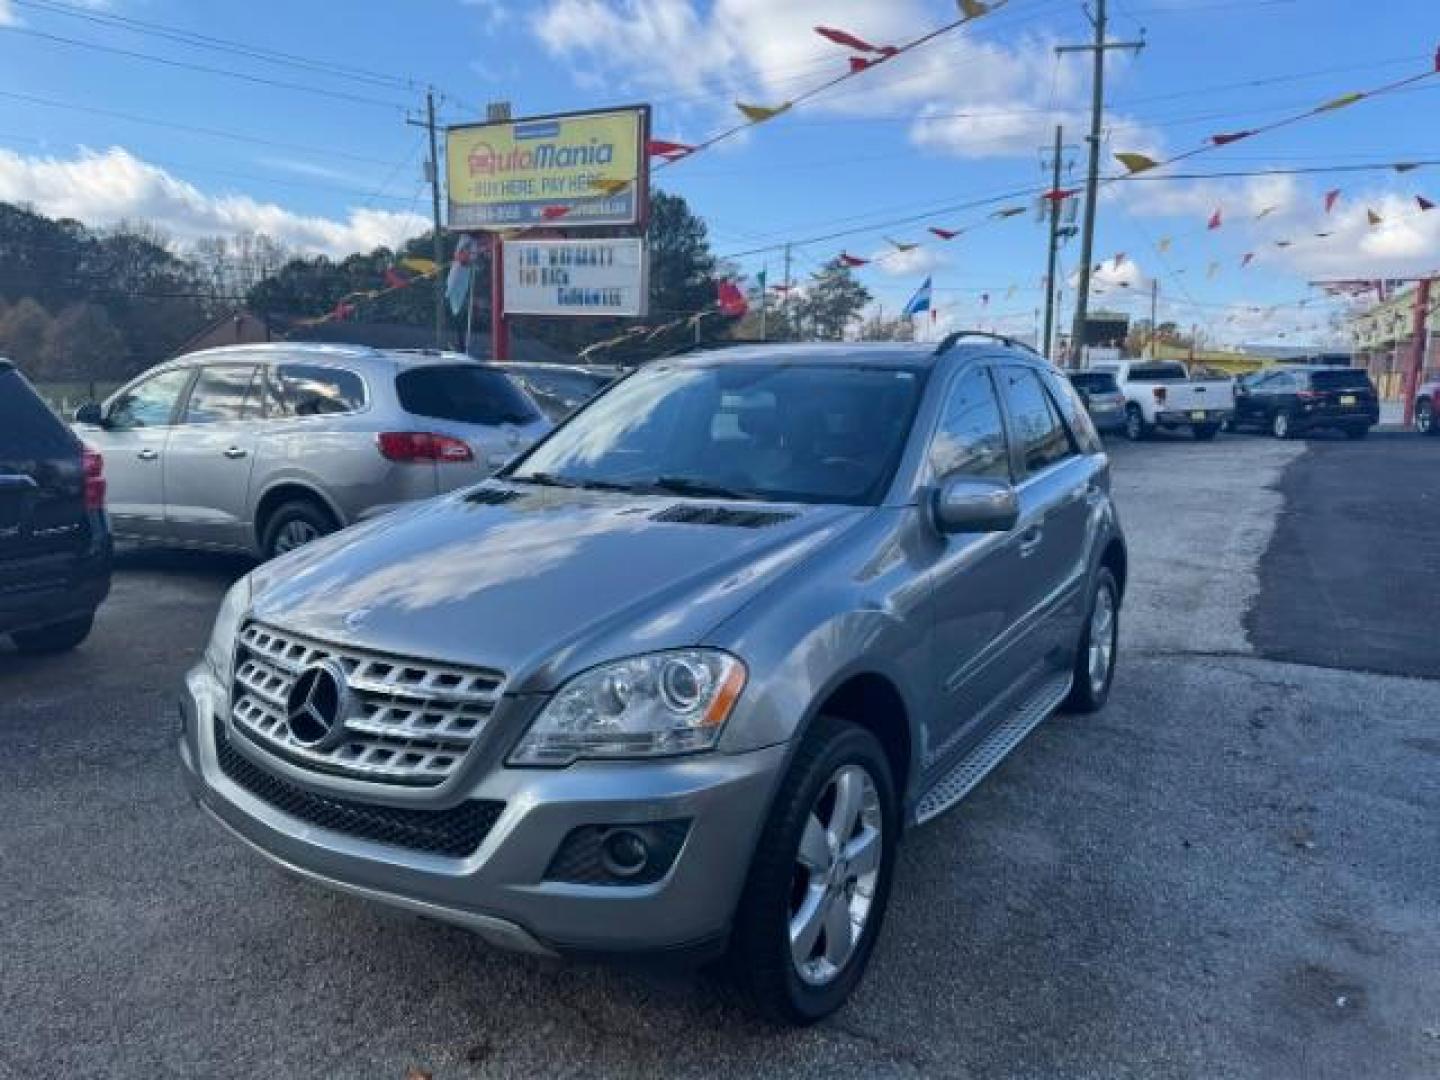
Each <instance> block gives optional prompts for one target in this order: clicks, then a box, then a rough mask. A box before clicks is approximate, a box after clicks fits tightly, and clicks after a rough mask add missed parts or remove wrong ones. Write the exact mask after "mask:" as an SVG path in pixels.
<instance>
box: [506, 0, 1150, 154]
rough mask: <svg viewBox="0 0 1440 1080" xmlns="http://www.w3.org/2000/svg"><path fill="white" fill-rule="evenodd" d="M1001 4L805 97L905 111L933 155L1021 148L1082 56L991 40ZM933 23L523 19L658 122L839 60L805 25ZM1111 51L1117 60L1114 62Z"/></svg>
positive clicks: (1054, 117)
mask: <svg viewBox="0 0 1440 1080" xmlns="http://www.w3.org/2000/svg"><path fill="white" fill-rule="evenodd" d="M1008 14H1009V13H1008V12H1005V11H1003V10H1002V11H1001V12H997V13H996V15H994V16H992V17H991V19H987V20H985V21H983V22H980V23H978V24H976V26H975V27H973V28H967V29H966V30H963V31H960V32H958V33H953V34H949V35H946V36H944V37H942V38H940V39H938V40H936V41H933V42H931V43H929V44H928V45H926V46H925V47H924V48H921V49H917V50H916V51H915V52H913V53H910V54H907V55H905V56H902V57H899V58H897V59H896V60H894V61H893V62H892V63H891V64H889V65H887V66H886V67H885V68H883V69H881V70H879V71H876V72H873V73H870V74H868V75H864V76H862V77H861V78H859V79H856V80H855V82H854V83H850V84H847V85H844V86H840V87H836V88H835V90H834V91H832V92H830V93H827V94H825V95H822V96H820V97H818V98H816V99H814V100H813V101H811V102H807V103H806V104H805V109H806V111H807V112H811V113H817V114H824V115H828V116H834V117H851V118H865V117H873V116H886V115H891V114H899V115H914V116H916V117H917V119H916V121H915V122H913V123H912V124H911V125H910V127H909V130H908V134H909V137H910V140H911V142H912V143H914V144H915V145H917V146H920V147H922V148H925V149H928V150H930V151H933V152H935V153H937V154H950V155H959V156H967V157H982V156H995V155H1012V154H1023V155H1026V156H1031V155H1033V154H1034V153H1035V150H1036V147H1037V146H1039V145H1040V144H1041V143H1044V142H1046V141H1048V139H1049V137H1050V135H1051V133H1052V132H1053V130H1054V126H1055V124H1056V123H1065V124H1067V126H1068V127H1069V128H1070V129H1071V130H1076V131H1078V130H1079V129H1080V126H1081V120H1082V118H1081V116H1080V114H1079V113H1075V112H1067V111H1065V110H1063V109H1059V108H1056V107H1054V103H1056V102H1066V101H1074V100H1076V99H1077V98H1078V97H1079V96H1080V91H1081V90H1083V87H1084V80H1085V75H1084V62H1083V61H1082V60H1080V59H1077V58H1074V57H1065V58H1060V59H1057V58H1056V56H1055V54H1054V50H1053V45H1054V42H1053V41H1051V40H1049V39H1048V38H1043V37H1039V36H1035V35H1026V36H1024V37H1022V38H1019V39H1018V40H1015V41H1012V42H1007V43H1001V42H998V41H996V40H994V37H993V35H995V34H999V33H1003V32H1004V30H1005V27H1006V23H1005V18H1006V17H1007V16H1008ZM937 21H938V20H937V15H936V12H935V9H934V8H933V7H932V6H930V5H927V4H924V3H922V2H921V0H891V2H888V3H885V4H876V3H874V2H873V0H788V2H785V3H777V2H775V0H715V2H714V3H713V5H711V6H710V7H709V8H708V9H706V8H704V7H702V6H701V5H700V4H699V3H698V0H548V2H547V3H545V4H544V6H543V7H541V8H540V10H539V11H538V12H537V13H536V14H535V15H533V16H532V17H531V21H530V25H531V28H532V30H533V31H534V33H535V35H536V36H537V37H538V38H539V40H540V42H541V43H542V44H543V45H544V47H545V48H546V49H547V50H548V51H549V52H550V53H551V54H552V55H554V56H555V57H557V58H558V59H561V60H564V61H565V62H567V63H569V64H570V65H571V70H572V75H573V77H574V78H575V79H576V80H577V81H578V82H580V83H581V84H582V85H583V84H586V83H590V84H594V83H597V82H602V83H604V84H605V85H607V86H609V87H610V88H611V89H612V90H617V89H618V90H621V91H624V92H626V93H646V94H650V95H653V96H655V97H656V98H657V101H658V104H660V105H661V106H662V107H666V108H669V109H673V111H674V112H675V113H676V114H678V117H677V119H674V120H669V121H668V122H671V123H679V122H681V120H680V119H679V117H683V116H684V115H686V114H693V113H697V112H698V113H710V114H717V115H718V116H723V117H724V118H725V119H731V118H733V116H734V113H733V110H732V109H731V107H730V103H731V102H732V101H735V100H741V101H753V102H756V103H760V104H780V103H782V102H785V101H787V100H789V99H790V98H791V97H793V96H794V95H795V94H797V93H799V92H801V91H803V90H805V89H808V88H810V87H812V86H814V85H815V84H816V83H817V82H818V81H821V80H822V79H824V78H825V77H826V76H827V75H831V74H835V73H837V72H840V71H843V70H844V64H845V58H846V56H847V52H846V50H844V49H842V48H839V47H837V46H836V45H834V44H833V43H831V42H829V41H826V40H825V39H824V38H822V37H820V36H819V35H818V34H816V33H815V32H814V29H813V28H814V27H815V26H816V25H827V26H834V27H840V28H843V29H845V30H848V31H850V32H851V33H853V34H856V35H858V36H860V37H862V38H864V39H865V40H867V41H870V42H872V43H875V44H894V43H897V42H903V41H905V40H907V39H909V38H913V37H914V36H915V35H916V33H917V27H930V26H934V25H935V24H936V23H937ZM1124 63H1125V61H1124V60H1119V59H1117V67H1120V69H1121V71H1122V73H1123V66H1122V65H1123V64H1124ZM956 113H963V114H964V115H963V116H956V115H953V114H956ZM711 118H712V119H715V117H714V116H712V117H711ZM667 119H668V118H667ZM1108 126H1109V129H1110V131H1111V134H1112V137H1113V138H1116V139H1122V140H1123V141H1124V144H1125V148H1126V149H1139V150H1144V149H1151V148H1153V147H1154V146H1155V139H1154V138H1153V137H1150V136H1148V135H1146V133H1145V132H1143V131H1142V130H1141V129H1139V128H1138V127H1137V126H1136V125H1135V124H1134V123H1133V122H1131V121H1128V120H1126V119H1124V118H1123V117H1113V118H1111V119H1110V122H1109V125H1108Z"/></svg>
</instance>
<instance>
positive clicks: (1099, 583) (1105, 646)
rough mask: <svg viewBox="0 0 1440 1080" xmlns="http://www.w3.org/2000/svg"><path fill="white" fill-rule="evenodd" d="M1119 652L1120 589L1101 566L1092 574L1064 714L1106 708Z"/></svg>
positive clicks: (1105, 568) (1108, 572)
mask: <svg viewBox="0 0 1440 1080" xmlns="http://www.w3.org/2000/svg"><path fill="white" fill-rule="evenodd" d="M1119 651H1120V586H1119V585H1118V584H1117V583H1116V581H1115V575H1114V574H1112V573H1111V572H1110V569H1109V567H1105V566H1102V567H1101V568H1100V570H1099V571H1098V572H1097V573H1096V575H1095V590H1094V592H1093V593H1092V594H1091V597H1090V611H1089V614H1088V615H1087V616H1086V619H1085V630H1084V632H1083V633H1082V634H1081V635H1080V645H1079V648H1078V649H1077V650H1076V653H1075V672H1074V674H1075V681H1074V682H1073V683H1072V684H1071V687H1070V696H1069V697H1067V698H1066V699H1065V704H1064V706H1063V708H1064V709H1065V710H1066V711H1067V712H1076V713H1093V712H1099V711H1100V710H1101V709H1103V708H1104V707H1105V702H1107V701H1108V700H1110V684H1111V683H1113V682H1114V681H1115V661H1116V659H1117V656H1118V653H1119Z"/></svg>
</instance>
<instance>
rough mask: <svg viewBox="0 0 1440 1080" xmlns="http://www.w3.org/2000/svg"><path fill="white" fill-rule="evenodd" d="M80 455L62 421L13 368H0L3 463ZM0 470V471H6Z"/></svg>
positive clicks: (73, 439) (0, 425)
mask: <svg viewBox="0 0 1440 1080" xmlns="http://www.w3.org/2000/svg"><path fill="white" fill-rule="evenodd" d="M73 453H77V451H76V449H75V438H74V436H72V435H71V434H70V430H69V428H67V427H66V426H65V425H64V424H62V423H61V422H60V418H59V417H58V416H56V415H55V414H54V413H52V412H51V411H50V408H49V406H47V405H46V404H45V402H43V401H41V400H40V396H39V395H38V394H36V393H35V391H34V390H32V389H31V388H30V384H29V383H28V382H26V380H25V378H24V377H23V376H22V375H21V374H20V373H19V372H18V371H16V370H14V369H13V368H8V369H7V368H4V367H0V462H6V461H9V462H11V463H12V465H13V463H14V462H15V460H16V459H17V458H21V457H37V456H38V457H49V456H52V455H56V454H73ZM4 471H5V470H4V468H3V467H0V472H4Z"/></svg>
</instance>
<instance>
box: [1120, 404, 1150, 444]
mask: <svg viewBox="0 0 1440 1080" xmlns="http://www.w3.org/2000/svg"><path fill="white" fill-rule="evenodd" d="M1150 431H1151V427H1150V425H1149V424H1147V423H1146V422H1145V414H1144V413H1142V412H1141V411H1140V406H1139V405H1135V404H1130V405H1127V406H1126V407H1125V437H1126V438H1127V439H1129V440H1130V441H1131V442H1139V441H1140V440H1142V439H1148V438H1149V437H1150Z"/></svg>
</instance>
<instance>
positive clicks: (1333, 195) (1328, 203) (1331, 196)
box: [1325, 188, 1340, 214]
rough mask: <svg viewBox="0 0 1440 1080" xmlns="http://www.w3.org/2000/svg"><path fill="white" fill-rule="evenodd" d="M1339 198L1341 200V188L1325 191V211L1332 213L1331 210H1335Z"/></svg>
mask: <svg viewBox="0 0 1440 1080" xmlns="http://www.w3.org/2000/svg"><path fill="white" fill-rule="evenodd" d="M1339 200H1340V189H1339V188H1336V189H1335V190H1334V191H1327V192H1326V193H1325V213H1327V214H1328V213H1330V211H1331V210H1334V209H1335V204H1336V203H1337V202H1338V201H1339Z"/></svg>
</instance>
